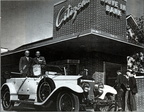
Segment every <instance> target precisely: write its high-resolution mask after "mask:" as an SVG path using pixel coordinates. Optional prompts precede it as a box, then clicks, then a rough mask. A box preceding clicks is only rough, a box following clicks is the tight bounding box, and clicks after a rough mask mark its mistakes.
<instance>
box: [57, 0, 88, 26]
mask: <svg viewBox="0 0 144 112" xmlns="http://www.w3.org/2000/svg"><path fill="white" fill-rule="evenodd" d="M89 3H90V0H82V2H80V3H78V5H77V6H71V5H68V7H67V8H65V6H63V7H62V8H61V9H60V11H59V12H58V15H57V17H56V28H60V27H61V26H62V25H63V23H65V22H66V21H69V20H70V19H72V22H74V20H75V19H76V16H77V15H78V13H80V12H81V11H82V10H83V8H84V7H85V6H86V5H88V4H89Z"/></svg>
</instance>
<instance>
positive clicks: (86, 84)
mask: <svg viewBox="0 0 144 112" xmlns="http://www.w3.org/2000/svg"><path fill="white" fill-rule="evenodd" d="M82 88H83V90H84V92H89V91H90V84H89V83H86V82H85V83H82Z"/></svg>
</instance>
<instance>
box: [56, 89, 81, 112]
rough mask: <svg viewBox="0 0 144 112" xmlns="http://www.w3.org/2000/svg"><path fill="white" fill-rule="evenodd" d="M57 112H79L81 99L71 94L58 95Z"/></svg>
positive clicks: (62, 93)
mask: <svg viewBox="0 0 144 112" xmlns="http://www.w3.org/2000/svg"><path fill="white" fill-rule="evenodd" d="M56 107H57V111H67V112H68V111H73V112H77V111H79V99H78V97H77V96H76V95H75V94H73V93H70V92H61V93H59V94H58V97H57V101H56Z"/></svg>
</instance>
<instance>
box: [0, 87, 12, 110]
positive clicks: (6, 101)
mask: <svg viewBox="0 0 144 112" xmlns="http://www.w3.org/2000/svg"><path fill="white" fill-rule="evenodd" d="M2 106H3V109H4V110H12V108H13V106H14V102H12V101H10V92H9V89H8V88H6V89H5V90H4V92H3V95H2Z"/></svg>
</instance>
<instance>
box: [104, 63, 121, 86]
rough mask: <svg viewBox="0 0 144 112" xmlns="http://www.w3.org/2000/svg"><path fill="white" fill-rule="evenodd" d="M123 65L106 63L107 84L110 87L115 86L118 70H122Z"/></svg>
mask: <svg viewBox="0 0 144 112" xmlns="http://www.w3.org/2000/svg"><path fill="white" fill-rule="evenodd" d="M121 69H122V65H121V64H116V63H110V62H106V63H105V76H106V77H105V83H106V84H107V85H110V86H114V85H115V80H116V77H117V74H116V72H117V70H121Z"/></svg>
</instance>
